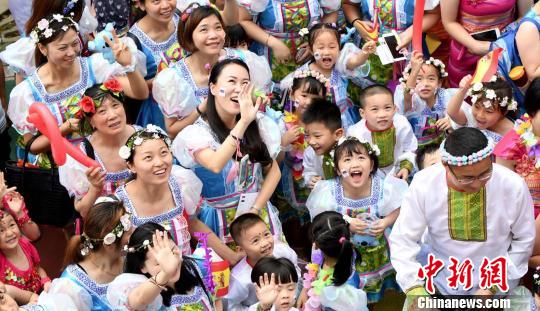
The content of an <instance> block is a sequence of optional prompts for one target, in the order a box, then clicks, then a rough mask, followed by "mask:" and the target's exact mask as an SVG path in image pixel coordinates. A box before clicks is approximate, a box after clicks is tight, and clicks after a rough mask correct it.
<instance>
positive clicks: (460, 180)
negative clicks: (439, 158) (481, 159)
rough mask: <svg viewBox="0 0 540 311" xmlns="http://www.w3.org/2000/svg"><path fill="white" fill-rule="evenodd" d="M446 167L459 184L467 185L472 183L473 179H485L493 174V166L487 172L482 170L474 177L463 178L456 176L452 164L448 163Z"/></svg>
mask: <svg viewBox="0 0 540 311" xmlns="http://www.w3.org/2000/svg"><path fill="white" fill-rule="evenodd" d="M448 169H449V170H450V173H452V176H454V178H455V179H456V181H457V182H458V184H460V185H469V184H472V183H473V182H474V181H475V180H479V181H487V180H489V179H490V178H491V175H493V167H491V169H490V170H489V171H487V172H484V173H482V174H480V175H478V176H476V177H465V178H457V176H456V173H454V171H453V170H452V166H450V165H448Z"/></svg>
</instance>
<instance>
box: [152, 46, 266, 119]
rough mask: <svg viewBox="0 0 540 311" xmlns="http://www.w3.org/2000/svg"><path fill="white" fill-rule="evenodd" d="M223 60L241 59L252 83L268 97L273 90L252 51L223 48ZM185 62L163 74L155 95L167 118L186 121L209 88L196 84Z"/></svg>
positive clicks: (154, 92) (180, 61)
mask: <svg viewBox="0 0 540 311" xmlns="http://www.w3.org/2000/svg"><path fill="white" fill-rule="evenodd" d="M221 54H222V55H221V56H220V58H225V59H231V58H236V59H241V60H243V61H244V62H245V63H246V64H247V65H248V68H249V71H250V73H251V82H252V83H253V84H254V85H255V87H257V88H258V89H259V90H262V91H263V92H265V93H268V92H270V90H271V89H272V80H271V78H272V72H271V71H270V67H269V66H268V64H267V63H266V62H265V60H264V59H262V58H261V57H259V56H257V55H256V54H254V53H252V52H250V51H243V50H239V49H231V48H224V49H223V50H222V53H221ZM185 60H186V59H185V58H182V59H181V60H179V61H178V62H175V63H174V64H171V65H170V66H169V67H168V68H166V69H164V70H163V71H160V72H159V74H158V75H157V76H156V79H155V80H154V84H153V87H152V94H153V96H154V100H155V101H156V102H157V103H158V105H159V109H161V112H162V113H163V115H165V117H166V118H177V119H183V118H185V117H187V116H189V114H191V113H192V112H193V111H194V110H195V107H197V106H198V105H199V104H200V103H201V102H202V101H204V100H205V99H206V98H207V97H208V86H206V85H205V86H204V87H199V86H198V85H197V84H196V83H195V79H194V78H193V76H192V74H191V71H190V69H189V67H188V66H187V64H186V61H185Z"/></svg>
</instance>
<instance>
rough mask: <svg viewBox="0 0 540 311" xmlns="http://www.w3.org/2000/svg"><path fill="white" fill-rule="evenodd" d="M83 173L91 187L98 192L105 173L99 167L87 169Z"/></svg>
mask: <svg viewBox="0 0 540 311" xmlns="http://www.w3.org/2000/svg"><path fill="white" fill-rule="evenodd" d="M84 173H85V175H86V178H88V181H89V182H90V185H92V187H94V188H96V189H99V190H100V191H101V190H102V189H103V185H104V184H105V175H106V173H105V171H103V170H102V169H101V167H91V168H89V169H87V170H86V172H84Z"/></svg>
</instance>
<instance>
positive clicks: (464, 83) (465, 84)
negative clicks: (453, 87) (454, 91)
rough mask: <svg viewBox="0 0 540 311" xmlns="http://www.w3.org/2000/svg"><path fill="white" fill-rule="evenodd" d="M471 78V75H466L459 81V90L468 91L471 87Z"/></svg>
mask: <svg viewBox="0 0 540 311" xmlns="http://www.w3.org/2000/svg"><path fill="white" fill-rule="evenodd" d="M472 78H473V77H472V76H471V75H466V76H465V77H463V78H462V79H461V81H459V88H460V89H462V90H468V89H469V88H470V87H471V82H472Z"/></svg>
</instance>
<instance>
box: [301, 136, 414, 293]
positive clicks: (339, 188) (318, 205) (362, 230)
mask: <svg viewBox="0 0 540 311" xmlns="http://www.w3.org/2000/svg"><path fill="white" fill-rule="evenodd" d="M378 154H379V149H378V147H377V146H376V145H371V144H370V143H368V142H367V141H360V140H358V139H357V138H355V137H346V138H342V139H340V141H339V142H338V145H337V147H336V150H335V153H334V167H335V169H336V172H337V177H336V178H335V179H331V180H322V181H320V182H318V183H317V184H316V185H315V188H314V189H313V190H312V191H311V194H310V196H309V199H308V202H307V207H308V209H309V212H310V214H311V217H312V218H313V217H315V216H317V215H319V214H320V213H322V212H324V211H335V212H338V213H341V214H343V215H344V219H345V220H346V221H347V222H349V229H350V230H351V234H352V238H351V242H352V244H353V248H354V249H355V251H356V254H357V256H356V261H355V268H356V271H355V274H354V278H353V280H352V282H353V283H354V285H355V286H356V287H358V288H361V289H363V290H364V291H365V292H366V294H367V297H368V302H369V303H374V302H377V301H379V300H380V299H381V297H382V295H383V293H384V290H385V289H387V288H395V289H398V290H399V287H398V286H397V284H396V282H395V272H394V269H393V268H392V265H391V263H390V247H389V243H388V236H389V234H390V227H391V226H392V224H393V223H394V222H395V220H396V218H397V217H398V215H399V207H400V206H401V200H402V198H403V195H404V194H405V192H406V191H407V182H405V181H403V180H401V179H398V178H396V177H394V176H393V175H387V176H386V177H382V176H381V175H380V174H377V169H378V160H377V155H378Z"/></svg>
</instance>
